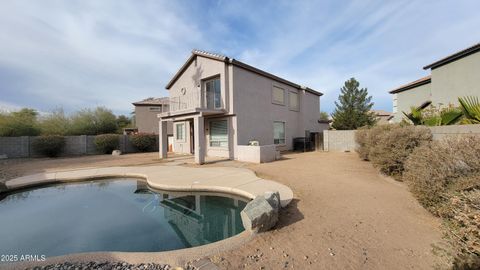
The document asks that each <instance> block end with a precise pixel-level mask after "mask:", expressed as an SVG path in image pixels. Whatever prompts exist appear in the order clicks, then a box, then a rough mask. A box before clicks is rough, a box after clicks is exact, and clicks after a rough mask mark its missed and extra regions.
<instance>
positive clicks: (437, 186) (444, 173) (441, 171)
mask: <svg viewBox="0 0 480 270" xmlns="http://www.w3.org/2000/svg"><path fill="white" fill-rule="evenodd" d="M479 153H480V138H479V137H475V136H465V137H449V138H445V139H444V140H441V141H433V142H431V143H429V144H427V145H423V146H420V147H418V148H417V149H415V150H414V151H413V153H412V154H411V155H410V157H409V158H408V160H407V161H406V162H405V172H404V174H403V180H404V181H406V182H407V183H408V185H409V186H410V190H411V191H412V192H413V194H414V195H415V196H416V197H417V198H418V200H419V201H420V203H421V204H422V205H424V206H425V207H426V208H427V209H429V210H430V211H432V212H433V213H436V214H438V212H437V210H438V209H439V207H440V206H441V204H442V203H443V202H445V201H446V200H448V198H449V195H448V193H450V192H458V191H462V190H469V189H474V188H477V187H478V186H479V185H480V154H479Z"/></svg>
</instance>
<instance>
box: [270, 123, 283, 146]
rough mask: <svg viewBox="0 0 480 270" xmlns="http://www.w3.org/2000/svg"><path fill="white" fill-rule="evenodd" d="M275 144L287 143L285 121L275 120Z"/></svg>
mask: <svg viewBox="0 0 480 270" xmlns="http://www.w3.org/2000/svg"><path fill="white" fill-rule="evenodd" d="M273 144H285V122H281V121H274V122H273Z"/></svg>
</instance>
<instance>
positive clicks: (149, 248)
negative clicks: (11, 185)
mask: <svg viewBox="0 0 480 270" xmlns="http://www.w3.org/2000/svg"><path fill="white" fill-rule="evenodd" d="M245 205H246V202H245V200H244V199H242V198H235V197H228V196H227V195H221V196H217V195H215V196H212V195H205V194H202V193H198V194H195V193H193V195H192V193H188V194H181V193H168V192H161V191H154V190H152V189H150V188H149V187H148V186H147V184H146V183H145V182H144V181H140V180H136V179H111V180H95V181H88V182H80V183H74V184H58V185H52V186H46V187H40V188H35V189H30V190H22V191H19V192H16V193H12V194H9V195H8V196H6V197H4V198H3V199H1V201H0V254H13V255H18V256H20V255H23V254H36V255H39V256H40V255H45V256H47V257H49V256H57V255H64V254H69V253H77V252H95V251H129V252H154V251H166V250H174V249H181V248H187V247H194V246H200V245H204V244H208V243H212V242H216V241H219V240H222V239H225V238H228V237H231V236H233V235H236V234H238V233H240V232H242V231H243V230H244V228H243V226H242V221H241V218H240V211H241V210H242V209H243V208H244V207H245Z"/></svg>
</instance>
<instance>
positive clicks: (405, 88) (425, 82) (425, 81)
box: [388, 78, 432, 94]
mask: <svg viewBox="0 0 480 270" xmlns="http://www.w3.org/2000/svg"><path fill="white" fill-rule="evenodd" d="M431 82H432V79H431V78H429V79H427V80H424V81H421V82H417V83H414V84H411V85H408V86H405V87H402V88H398V89H394V90H392V91H390V92H388V93H389V94H397V93H400V92H404V91H407V90H410V89H413V88H416V87H419V86H422V85H425V84H429V83H431Z"/></svg>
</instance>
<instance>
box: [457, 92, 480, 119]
mask: <svg viewBox="0 0 480 270" xmlns="http://www.w3.org/2000/svg"><path fill="white" fill-rule="evenodd" d="M458 102H459V103H460V105H461V108H462V112H463V116H464V117H463V119H462V120H461V123H462V124H480V102H479V100H478V97H473V96H467V97H463V98H458Z"/></svg>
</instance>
